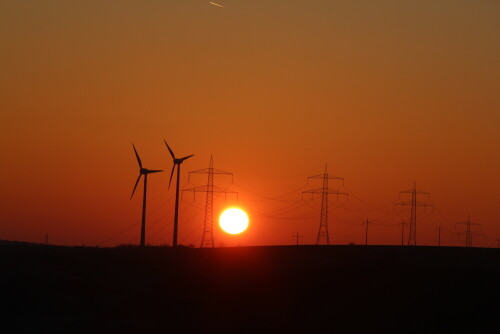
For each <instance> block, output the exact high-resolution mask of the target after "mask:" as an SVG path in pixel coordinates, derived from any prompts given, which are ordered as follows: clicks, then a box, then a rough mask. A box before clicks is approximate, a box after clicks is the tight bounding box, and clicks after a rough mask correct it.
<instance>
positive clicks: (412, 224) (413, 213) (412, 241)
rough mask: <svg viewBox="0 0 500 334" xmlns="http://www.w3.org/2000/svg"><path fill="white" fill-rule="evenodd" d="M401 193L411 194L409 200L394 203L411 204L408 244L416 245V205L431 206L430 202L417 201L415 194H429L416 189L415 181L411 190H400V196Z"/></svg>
mask: <svg viewBox="0 0 500 334" xmlns="http://www.w3.org/2000/svg"><path fill="white" fill-rule="evenodd" d="M401 194H411V201H405V202H399V203H396V205H402V206H405V205H411V210H410V233H409V235H408V246H416V245H417V206H423V207H427V206H432V204H428V203H424V202H418V201H417V195H420V194H422V195H427V196H429V195H430V194H429V193H428V192H425V191H420V190H417V183H416V182H415V183H414V184H413V189H411V190H405V191H400V192H399V196H400V197H401Z"/></svg>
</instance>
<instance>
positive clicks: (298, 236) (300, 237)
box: [292, 232, 303, 246]
mask: <svg viewBox="0 0 500 334" xmlns="http://www.w3.org/2000/svg"><path fill="white" fill-rule="evenodd" d="M302 238H303V237H302V236H301V235H300V234H299V232H297V234H294V235H292V239H294V240H295V245H297V246H298V245H299V240H302Z"/></svg>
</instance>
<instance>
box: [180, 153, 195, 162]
mask: <svg viewBox="0 0 500 334" xmlns="http://www.w3.org/2000/svg"><path fill="white" fill-rule="evenodd" d="M191 157H194V154H191V155H188V156H187V157H184V158H180V159H179V160H181V162H182V161H184V160H186V159H189V158H191Z"/></svg>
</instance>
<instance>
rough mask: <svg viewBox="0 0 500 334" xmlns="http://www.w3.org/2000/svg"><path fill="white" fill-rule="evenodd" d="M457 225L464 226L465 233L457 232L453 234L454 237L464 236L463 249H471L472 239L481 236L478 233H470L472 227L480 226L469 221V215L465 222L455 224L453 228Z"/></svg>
mask: <svg viewBox="0 0 500 334" xmlns="http://www.w3.org/2000/svg"><path fill="white" fill-rule="evenodd" d="M457 225H465V231H464V232H458V233H454V234H456V235H464V236H465V247H472V238H473V237H475V236H480V235H482V234H480V233H475V232H473V231H472V226H473V225H476V226H481V224H478V223H474V222H472V221H471V220H470V215H469V216H468V217H467V220H466V221H464V222H460V223H456V224H455V227H456V226H457Z"/></svg>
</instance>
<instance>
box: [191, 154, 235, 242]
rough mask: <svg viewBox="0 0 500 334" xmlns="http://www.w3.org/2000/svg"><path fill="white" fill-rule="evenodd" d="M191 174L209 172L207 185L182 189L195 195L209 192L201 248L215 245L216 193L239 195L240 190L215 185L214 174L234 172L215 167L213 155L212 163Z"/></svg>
mask: <svg viewBox="0 0 500 334" xmlns="http://www.w3.org/2000/svg"><path fill="white" fill-rule="evenodd" d="M191 174H208V182H207V184H206V185H205V186H201V187H194V188H189V189H183V190H182V191H192V192H193V194H194V195H195V196H196V193H197V192H205V193H207V198H206V202H205V220H204V222H203V235H202V237H201V245H200V248H203V247H214V233H213V221H214V193H224V194H226V195H227V193H235V194H236V195H238V192H236V191H233V190H228V189H226V188H221V187H217V186H215V185H214V174H219V175H231V177H232V176H233V173H230V172H225V171H223V170H220V169H215V168H214V161H213V158H212V156H210V164H209V165H208V168H205V169H199V170H194V171H192V172H189V177H191Z"/></svg>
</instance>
